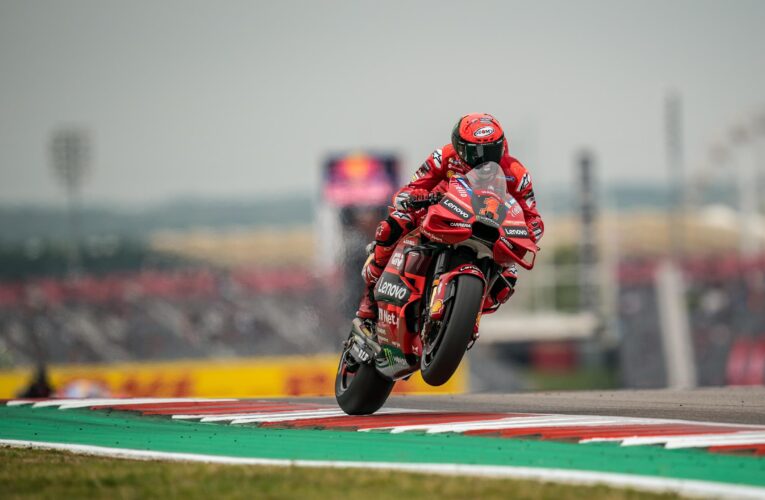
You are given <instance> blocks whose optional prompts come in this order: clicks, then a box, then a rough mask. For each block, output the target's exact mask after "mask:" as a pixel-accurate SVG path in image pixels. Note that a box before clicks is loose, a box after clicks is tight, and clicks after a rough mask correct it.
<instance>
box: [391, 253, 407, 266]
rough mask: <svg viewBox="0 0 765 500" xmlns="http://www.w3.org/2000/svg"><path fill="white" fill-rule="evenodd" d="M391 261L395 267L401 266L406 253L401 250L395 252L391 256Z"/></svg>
mask: <svg viewBox="0 0 765 500" xmlns="http://www.w3.org/2000/svg"><path fill="white" fill-rule="evenodd" d="M390 263H391V264H392V265H393V267H401V264H403V263H404V255H403V254H402V253H399V252H396V253H394V254H393V257H391V258H390Z"/></svg>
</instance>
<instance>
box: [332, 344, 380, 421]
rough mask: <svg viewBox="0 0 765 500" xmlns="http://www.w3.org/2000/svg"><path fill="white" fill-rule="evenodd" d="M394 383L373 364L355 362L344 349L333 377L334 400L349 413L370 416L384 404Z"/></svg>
mask: <svg viewBox="0 0 765 500" xmlns="http://www.w3.org/2000/svg"><path fill="white" fill-rule="evenodd" d="M352 341H353V340H351V342H352ZM394 384H395V382H394V381H392V380H388V379H386V378H384V377H383V376H382V375H380V374H379V373H377V370H376V369H375V367H374V366H373V365H369V364H361V363H358V362H356V360H355V359H353V357H352V356H351V355H350V353H349V352H348V350H347V349H346V350H345V351H343V354H342V355H341V356H340V366H338V368H337V375H336V376H335V399H336V400H337V404H338V405H340V408H341V409H342V410H343V411H344V412H345V413H347V414H348V415H369V414H370V413H374V412H376V411H377V410H379V409H380V407H382V405H383V404H385V401H386V400H387V399H388V395H390V391H391V390H392V389H393V385H394Z"/></svg>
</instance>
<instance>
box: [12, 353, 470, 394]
mask: <svg viewBox="0 0 765 500" xmlns="http://www.w3.org/2000/svg"><path fill="white" fill-rule="evenodd" d="M337 364H338V358H337V356H336V355H320V356H311V357H299V356H295V357H273V358H237V359H231V360H193V361H175V362H161V363H121V364H104V365H58V366H56V365H54V366H50V367H48V373H49V375H50V383H51V385H52V386H53V389H54V394H55V396H58V397H69V398H77V397H123V396H124V397H238V398H248V397H291V396H330V395H334V381H335V371H336V370H337ZM33 372H34V370H33V369H17V370H11V371H0V398H13V397H16V396H17V395H18V394H19V393H20V392H21V391H23V390H24V389H25V388H26V387H27V386H28V385H29V383H30V381H31V379H32V377H33V376H34V373H33ZM467 378H468V370H467V367H466V363H465V362H463V363H462V366H461V367H460V369H459V370H458V371H457V373H456V374H455V375H454V376H453V377H452V379H451V380H450V381H449V382H447V383H446V384H445V385H442V386H440V387H431V386H429V385H427V384H426V383H425V382H424V381H423V380H422V378H421V377H420V375H419V372H418V373H416V374H415V375H413V376H412V378H410V379H409V380H408V381H399V382H398V383H396V386H395V387H394V389H393V393H394V394H395V393H406V394H457V393H462V392H465V391H466V390H467V388H468V380H467Z"/></svg>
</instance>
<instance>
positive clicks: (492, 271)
mask: <svg viewBox="0 0 765 500" xmlns="http://www.w3.org/2000/svg"><path fill="white" fill-rule="evenodd" d="M412 208H413V209H423V210H427V213H426V214H425V217H424V218H423V219H422V222H421V224H420V225H419V227H417V228H416V229H414V230H413V231H412V232H410V233H409V234H407V235H406V236H404V237H403V238H402V239H401V241H400V242H399V243H398V245H397V246H396V248H395V250H394V251H393V254H392V255H391V258H390V260H389V261H388V264H387V265H386V267H385V269H384V271H383V273H382V276H381V277H380V279H379V280H378V282H377V284H376V285H375V288H374V292H373V294H374V299H375V301H376V302H377V307H378V315H377V320H376V321H370V320H366V321H362V320H360V319H358V318H356V319H354V320H353V323H352V326H351V332H350V334H349V336H348V338H347V340H346V341H345V342H344V343H343V351H342V354H341V356H340V364H339V366H338V370H337V374H336V377H335V398H336V399H337V403H338V405H339V406H340V408H341V409H342V410H343V411H345V412H346V413H347V414H349V415H366V414H371V413H374V412H375V411H377V410H378V409H379V408H380V407H382V405H383V404H384V403H385V401H386V400H387V398H388V396H389V395H390V392H391V390H392V389H393V386H394V384H395V383H396V381H397V380H400V379H405V380H406V379H408V378H409V377H410V376H411V375H412V374H413V373H414V372H416V371H417V370H418V369H419V370H420V371H421V375H422V378H423V380H424V381H425V382H426V383H428V384H430V385H433V386H438V385H442V384H444V383H446V382H447V381H448V380H449V379H450V378H451V376H452V375H453V374H454V372H455V371H456V370H457V368H458V366H459V364H460V362H461V361H462V358H463V357H464V355H465V352H466V351H468V350H469V349H470V348H471V347H472V346H473V344H474V343H475V341H476V340H477V339H478V325H479V321H480V318H481V313H482V312H488V311H482V306H483V304H484V301H485V298H486V295H487V294H488V293H489V290H491V288H492V286H493V285H494V283H495V282H496V280H498V279H505V278H504V277H503V276H502V271H503V269H505V268H506V267H507V266H509V265H510V264H512V263H517V264H518V265H520V266H522V267H523V268H525V269H531V268H532V267H533V266H534V261H535V259H536V253H537V251H538V250H539V248H538V247H537V246H536V244H534V242H533V241H532V240H531V239H530V236H529V231H528V228H527V226H526V221H525V219H524V216H523V210H522V209H521V207H520V206H519V205H518V202H517V201H516V200H515V198H513V196H511V195H510V193H508V192H507V180H506V178H505V174H504V171H503V170H502V168H501V167H500V166H499V165H498V164H497V163H495V162H487V163H484V164H482V165H479V166H477V167H475V168H474V169H472V170H470V171H469V172H468V173H467V174H466V175H461V174H454V175H452V176H451V177H450V178H449V182H448V186H447V188H446V190H445V192H444V193H431V195H430V196H429V198H428V199H427V200H424V201H422V202H419V204H418V205H412ZM508 285H509V283H508Z"/></svg>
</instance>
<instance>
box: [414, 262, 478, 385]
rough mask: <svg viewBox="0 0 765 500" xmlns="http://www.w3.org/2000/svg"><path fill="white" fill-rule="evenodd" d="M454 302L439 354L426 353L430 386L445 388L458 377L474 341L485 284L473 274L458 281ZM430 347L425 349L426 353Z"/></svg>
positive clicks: (424, 375) (424, 372) (425, 369)
mask: <svg viewBox="0 0 765 500" xmlns="http://www.w3.org/2000/svg"><path fill="white" fill-rule="evenodd" d="M454 286H456V287H457V290H456V294H455V296H454V299H453V300H451V301H449V302H448V303H447V307H448V308H449V309H447V310H446V311H445V315H444V318H445V321H444V322H443V323H442V325H441V328H442V329H445V331H443V332H439V333H440V336H441V338H440V340H437V341H436V342H438V344H437V345H436V347H435V352H433V353H432V354H430V355H426V354H425V353H423V356H422V361H421V366H422V379H423V380H424V381H425V382H427V383H428V384H430V385H443V384H445V383H446V382H447V381H448V380H449V379H450V378H451V377H452V375H454V372H455V371H457V368H458V367H459V365H460V362H461V361H462V357H463V356H464V355H465V351H466V350H467V346H468V344H469V343H470V340H471V339H472V338H473V329H474V328H475V322H476V320H477V319H478V313H479V312H480V311H481V305H482V303H483V286H484V284H483V280H481V279H480V278H478V277H476V276H472V275H469V274H463V275H459V276H457V277H456V278H455V279H454ZM425 348H426V346H423V349H425Z"/></svg>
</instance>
